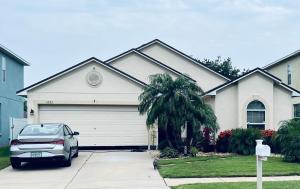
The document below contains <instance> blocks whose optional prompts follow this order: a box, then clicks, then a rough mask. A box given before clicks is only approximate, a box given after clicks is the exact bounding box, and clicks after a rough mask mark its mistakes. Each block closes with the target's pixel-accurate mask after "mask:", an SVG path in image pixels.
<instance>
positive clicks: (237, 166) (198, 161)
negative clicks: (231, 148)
mask: <svg viewBox="0 0 300 189" xmlns="http://www.w3.org/2000/svg"><path fill="white" fill-rule="evenodd" d="M159 172H160V174H161V175H162V176H163V177H165V178H192V177H237V176H256V159H255V156H226V157H219V156H208V157H195V158H182V159H170V160H160V161H159ZM263 174H264V176H287V175H300V163H287V162H284V161H282V158H279V157H271V158H268V161H265V162H264V163H263Z"/></svg>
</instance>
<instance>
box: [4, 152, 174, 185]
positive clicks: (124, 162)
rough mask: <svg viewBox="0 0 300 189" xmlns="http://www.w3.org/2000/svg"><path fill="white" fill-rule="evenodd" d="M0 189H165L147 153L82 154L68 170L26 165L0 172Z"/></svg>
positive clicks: (65, 168)
mask: <svg viewBox="0 0 300 189" xmlns="http://www.w3.org/2000/svg"><path fill="white" fill-rule="evenodd" d="M0 188H5V189H10V188H13V189H14V188H18V189H20V188H21V189H35V188H37V189H63V188H66V189H79V188H80V189H85V188H86V189H98V188H99V189H104V188H109V189H112V188H122V189H127V188H128V189H129V188H130V189H143V188H145V189H166V188H168V187H166V185H165V182H164V180H163V179H162V178H161V176H160V175H159V173H158V172H157V171H154V170H153V166H152V159H151V157H150V155H149V154H148V153H147V152H125V151H122V152H105V151H94V152H81V153H80V154H79V157H78V158H75V159H73V162H72V166H71V167H60V166H56V165H53V164H51V163H49V164H45V163H43V164H25V165H24V167H23V168H22V169H21V170H13V169H12V168H11V167H8V168H6V169H3V170H1V171H0Z"/></svg>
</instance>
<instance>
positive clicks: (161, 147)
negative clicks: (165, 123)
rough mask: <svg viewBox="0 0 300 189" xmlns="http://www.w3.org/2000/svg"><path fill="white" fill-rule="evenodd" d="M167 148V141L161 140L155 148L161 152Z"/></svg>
mask: <svg viewBox="0 0 300 189" xmlns="http://www.w3.org/2000/svg"><path fill="white" fill-rule="evenodd" d="M168 146H169V144H168V141H167V140H162V141H160V142H159V143H158V146H157V147H158V149H159V150H163V149H165V148H166V147H168Z"/></svg>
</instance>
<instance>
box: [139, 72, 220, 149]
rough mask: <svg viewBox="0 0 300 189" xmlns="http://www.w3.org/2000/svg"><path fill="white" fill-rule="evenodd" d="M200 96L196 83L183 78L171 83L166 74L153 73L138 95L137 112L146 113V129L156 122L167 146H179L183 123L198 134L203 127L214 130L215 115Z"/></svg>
mask: <svg viewBox="0 0 300 189" xmlns="http://www.w3.org/2000/svg"><path fill="white" fill-rule="evenodd" d="M202 93H203V91H202V90H201V89H200V88H199V87H198V86H197V85H196V83H195V82H193V81H191V80H190V79H188V78H186V77H183V76H181V77H178V78H177V79H176V80H173V79H172V77H171V76H170V75H168V74H156V75H153V76H151V77H150V84H149V85H148V86H146V87H145V88H144V90H143V92H142V94H141V95H140V96H139V100H140V105H139V112H140V114H142V115H143V114H147V120H146V124H147V126H148V127H151V126H153V124H154V123H156V122H157V123H158V127H160V128H161V129H162V130H163V131H164V132H165V134H166V140H167V142H168V145H169V146H170V147H178V144H179V143H180V142H181V130H182V128H183V127H184V125H185V124H186V123H189V126H190V128H191V129H192V131H193V132H200V128H201V126H202V125H205V126H206V127H209V128H212V129H213V130H216V129H217V124H216V116H215V115H214V112H213V110H212V109H211V107H210V106H209V105H207V104H205V103H204V102H203V100H202V98H201V94H202Z"/></svg>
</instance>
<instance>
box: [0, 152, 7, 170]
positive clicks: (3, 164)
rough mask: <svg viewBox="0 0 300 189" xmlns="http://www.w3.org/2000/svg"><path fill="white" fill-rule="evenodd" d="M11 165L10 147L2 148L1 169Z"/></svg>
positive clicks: (0, 156)
mask: <svg viewBox="0 0 300 189" xmlns="http://www.w3.org/2000/svg"><path fill="white" fill-rule="evenodd" d="M8 165H9V147H3V148H0V169H3V168H5V167H7V166H8Z"/></svg>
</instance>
